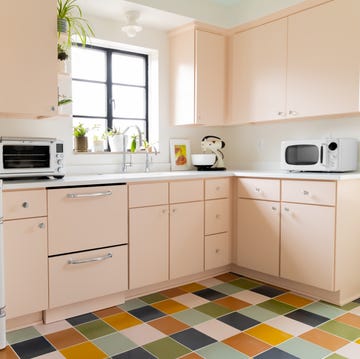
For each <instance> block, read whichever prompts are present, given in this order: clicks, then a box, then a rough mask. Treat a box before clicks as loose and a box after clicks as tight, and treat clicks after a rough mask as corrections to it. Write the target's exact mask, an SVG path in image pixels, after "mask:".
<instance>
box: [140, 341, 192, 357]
mask: <svg viewBox="0 0 360 359" xmlns="http://www.w3.org/2000/svg"><path fill="white" fill-rule="evenodd" d="M144 348H145V349H146V350H147V351H149V352H150V353H151V354H153V355H155V356H156V357H157V358H158V359H175V358H179V357H180V356H183V355H185V354H188V353H190V352H191V350H190V349H188V348H186V347H184V346H183V345H181V344H180V343H178V342H177V341H175V340H174V339H172V338H169V337H167V338H164V339H160V340H157V341H155V342H152V343H149V344H146V345H144Z"/></svg>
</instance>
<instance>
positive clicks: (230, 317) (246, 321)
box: [217, 312, 260, 330]
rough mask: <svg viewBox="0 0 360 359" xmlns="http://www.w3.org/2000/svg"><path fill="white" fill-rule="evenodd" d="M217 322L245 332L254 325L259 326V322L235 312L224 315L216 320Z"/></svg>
mask: <svg viewBox="0 0 360 359" xmlns="http://www.w3.org/2000/svg"><path fill="white" fill-rule="evenodd" d="M217 320H220V321H221V322H223V323H226V324H228V325H230V326H232V327H234V328H236V329H238V330H246V329H248V328H251V327H253V326H254V325H257V324H260V322H258V321H257V320H255V319H252V318H249V317H247V316H246V315H243V314H240V313H237V312H234V313H230V314H226V315H224V316H223V317H221V318H217Z"/></svg>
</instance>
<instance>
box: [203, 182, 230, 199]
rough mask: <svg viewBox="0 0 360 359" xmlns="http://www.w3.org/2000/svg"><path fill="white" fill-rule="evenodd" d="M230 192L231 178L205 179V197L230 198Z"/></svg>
mask: <svg viewBox="0 0 360 359" xmlns="http://www.w3.org/2000/svg"><path fill="white" fill-rule="evenodd" d="M229 193H230V179H229V178H217V179H209V180H206V181H205V199H217V198H229Z"/></svg>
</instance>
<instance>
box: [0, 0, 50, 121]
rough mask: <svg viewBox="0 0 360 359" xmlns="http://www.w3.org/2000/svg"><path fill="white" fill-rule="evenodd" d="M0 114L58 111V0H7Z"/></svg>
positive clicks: (2, 20)
mask: <svg viewBox="0 0 360 359" xmlns="http://www.w3.org/2000/svg"><path fill="white" fill-rule="evenodd" d="M0 39H1V47H2V52H1V57H0V79H1V80H0V117H21V118H24V117H31V118H33V117H43V116H44V117H48V116H53V115H54V114H55V113H56V111H57V75H56V73H57V55H56V43H57V32H56V1H49V0H36V1H22V0H12V1H6V9H3V11H1V12H0Z"/></svg>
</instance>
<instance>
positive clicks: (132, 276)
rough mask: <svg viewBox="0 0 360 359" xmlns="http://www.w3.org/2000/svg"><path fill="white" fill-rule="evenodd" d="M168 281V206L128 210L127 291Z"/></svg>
mask: <svg viewBox="0 0 360 359" xmlns="http://www.w3.org/2000/svg"><path fill="white" fill-rule="evenodd" d="M168 279H169V206H168V205H162V206H154V207H143V208H131V209H130V210H129V288H130V289H133V288H139V287H143V286H146V285H151V284H155V283H160V282H163V281H165V280H168Z"/></svg>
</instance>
